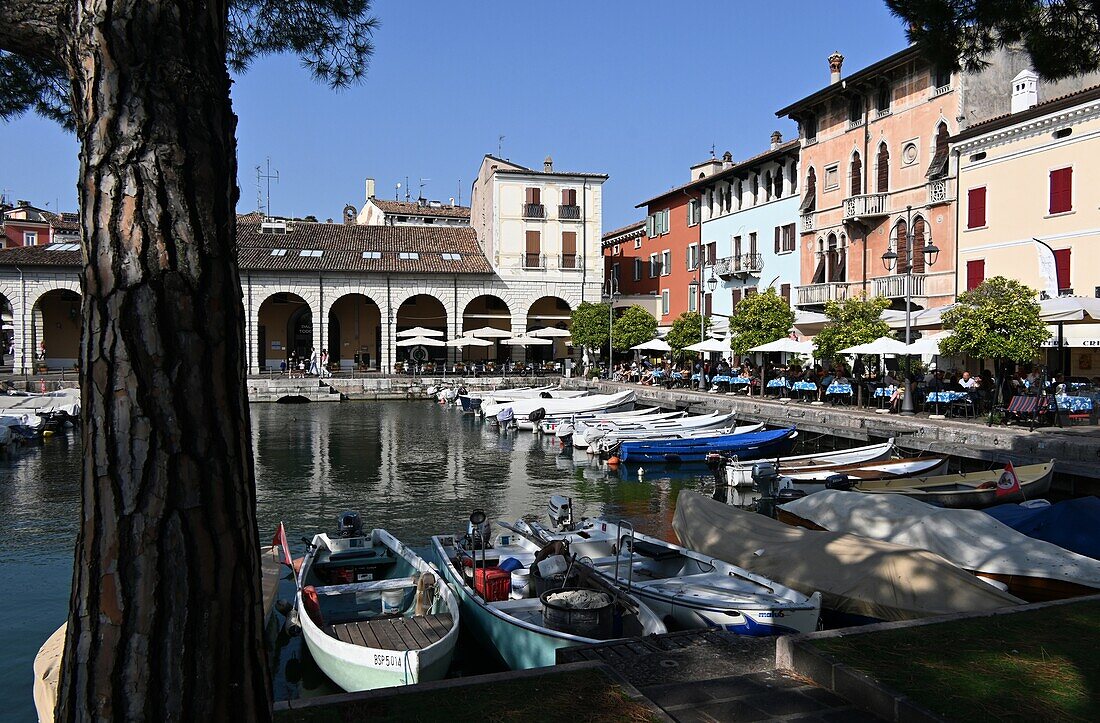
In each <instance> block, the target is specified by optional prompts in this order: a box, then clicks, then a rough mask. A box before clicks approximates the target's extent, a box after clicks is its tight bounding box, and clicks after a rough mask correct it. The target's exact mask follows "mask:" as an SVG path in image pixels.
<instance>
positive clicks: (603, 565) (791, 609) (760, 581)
mask: <svg viewBox="0 0 1100 723" xmlns="http://www.w3.org/2000/svg"><path fill="white" fill-rule="evenodd" d="M549 511H550V520H551V527H560V529H553V530H551V529H547V528H544V527H543V526H542V525H540V524H539V523H537V522H527V521H524V520H520V521H518V522H516V523H515V524H514V525H506V524H504V523H501V525H502V526H503V527H505V528H507V529H509V530H512V531H513V532H516V533H517V535H518V536H519V540H520V541H521V542H526V544H528V545H529V546H530V548H531V550H532V551H536V550H539V549H541V548H542V547H544V546H545V545H547V544H549V543H552V542H555V541H564V542H566V543H567V544H568V547H569V551H570V552H571V553H572V554H573V555H576V556H577V557H578V558H579V559H580V560H581V562H582V563H583V564H585V565H587V566H589V567H591V568H592V569H593V570H595V572H596V573H597V574H598V575H600V576H601V577H603V578H604V579H606V580H607V581H608V582H609V583H612V584H615V585H617V586H618V587H620V588H623V589H626V590H628V591H629V592H631V593H632V594H634V595H635V596H636V597H638V599H640V600H641V601H642V602H643V603H645V604H646V605H647V606H648V607H649V608H650V609H651V610H653V612H655V613H657V614H658V615H660V616H661V618H662V619H664V620H666V621H670V620H671V621H672V622H673V623H675V626H676V627H677V628H680V629H691V628H720V629H723V630H728V631H730V632H733V633H737V634H738V635H749V636H766V635H786V634H796V633H810V632H813V631H815V630H817V625H818V620H819V618H820V615H821V594H820V593H814V594H813V595H810V596H807V595H803V594H802V593H800V592H797V591H795V590H792V589H791V588H789V587H785V586H783V585H780V584H779V583H777V582H775V581H774V580H769V579H767V578H765V577H762V576H760V575H755V574H753V573H752V572H749V571H748V570H746V569H744V568H741V567H737V566H736V565H731V564H729V563H727V562H722V561H720V560H715V559H713V558H712V557H709V556H707V555H703V554H701V553H698V552H695V551H694V550H689V549H687V548H685V547H681V546H679V545H674V544H672V543H670V542H666V541H664V540H661V539H658V538H655V537H649V536H648V535H643V534H640V533H637V532H635V531H634V529H633V526H629V525H628V526H625V527H624V526H621V525H619V524H615V523H613V522H610V521H608V520H604V519H599V518H596V519H584V520H581V521H580V522H574V520H573V515H572V501H571V500H570V499H569V498H567V497H563V496H561V495H554V496H553V497H551V500H550V507H549ZM556 523H558V524H556Z"/></svg>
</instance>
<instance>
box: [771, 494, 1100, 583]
mask: <svg viewBox="0 0 1100 723" xmlns="http://www.w3.org/2000/svg"><path fill="white" fill-rule="evenodd" d="M778 513H779V517H778V519H779V520H780V521H781V522H787V523H788V524H797V525H800V526H803V527H807V528H810V529H826V530H832V531H833V532H846V533H851V534H855V535H863V536H864V537H871V538H874V539H876V540H883V541H885V542H892V543H896V544H899V545H907V546H909V547H916V548H920V549H923V550H928V551H930V552H934V553H936V554H938V555H940V556H942V557H944V558H945V559H947V560H949V561H951V562H953V563H955V564H956V565H958V566H959V567H961V568H963V569H964V570H969V571H970V572H972V573H974V574H975V575H978V576H979V577H982V578H985V579H989V580H995V581H997V582H999V583H1002V584H1004V585H1005V586H1006V587H1007V589H1008V592H1009V593H1011V594H1013V595H1015V596H1017V597H1019V598H1022V599H1024V600H1027V601H1029V602H1042V601H1045V600H1060V599H1063V598H1068V597H1076V596H1079V595H1095V594H1096V593H1098V592H1100V560H1094V559H1092V558H1090V557H1086V556H1084V555H1079V554H1077V553H1074V552H1070V551H1069V550H1065V549H1063V548H1061V547H1059V546H1057V545H1053V544H1051V543H1049V542H1043V541H1041V540H1035V539H1032V538H1030V537H1028V536H1027V535H1024V534H1022V533H1020V532H1017V531H1016V530H1014V529H1012V528H1011V527H1009V526H1008V525H1005V524H1002V523H1001V522H998V521H997V520H995V519H994V518H993V517H991V516H989V515H987V514H986V513H985V512H981V511H979V510H956V509H945V508H941V507H933V506H931V505H927V504H925V503H923V502H920V501H919V500H914V499H911V498H909V497H905V496H903V495H861V494H859V493H858V492H842V491H837V490H825V491H824V492H818V493H815V494H812V495H810V496H808V497H803V498H801V499H798V500H794V501H791V502H788V503H786V504H784V505H781V506H780V507H779V508H778Z"/></svg>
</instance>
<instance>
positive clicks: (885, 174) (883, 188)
mask: <svg viewBox="0 0 1100 723" xmlns="http://www.w3.org/2000/svg"><path fill="white" fill-rule="evenodd" d="M875 190H876V191H877V192H878V193H886V192H888V191H889V190H890V151H888V150H886V144H885V143H884V144H882V145H881V146H879V149H878V187H877V188H876V189H875Z"/></svg>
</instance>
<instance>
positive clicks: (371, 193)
mask: <svg viewBox="0 0 1100 723" xmlns="http://www.w3.org/2000/svg"><path fill="white" fill-rule="evenodd" d="M372 198H374V179H373V178H368V179H367V200H368V201H369V200H371V199H372Z"/></svg>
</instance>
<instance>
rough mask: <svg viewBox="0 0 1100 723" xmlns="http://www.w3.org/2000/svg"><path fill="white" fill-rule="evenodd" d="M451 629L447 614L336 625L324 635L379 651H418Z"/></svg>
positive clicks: (441, 637) (451, 621)
mask: <svg viewBox="0 0 1100 723" xmlns="http://www.w3.org/2000/svg"><path fill="white" fill-rule="evenodd" d="M453 626H454V620H453V619H452V618H451V615H450V613H443V614H441V615H414V616H412V617H407V618H405V617H395V618H380V619H376V620H359V621H356V622H350V623H337V624H336V625H332V626H330V627H329V628H328V629H327V630H326V632H327V633H328V634H329V635H331V636H332V637H334V638H336V639H337V640H339V641H340V642H343V643H350V644H351V645H362V646H364V647H367V648H378V649H380V650H421V649H423V648H426V647H428V646H429V645H431V644H433V643H436V642H438V641H440V640H442V639H443V637H444V636H446V635H447V633H448V632H450V630H451V628H452V627H453Z"/></svg>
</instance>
